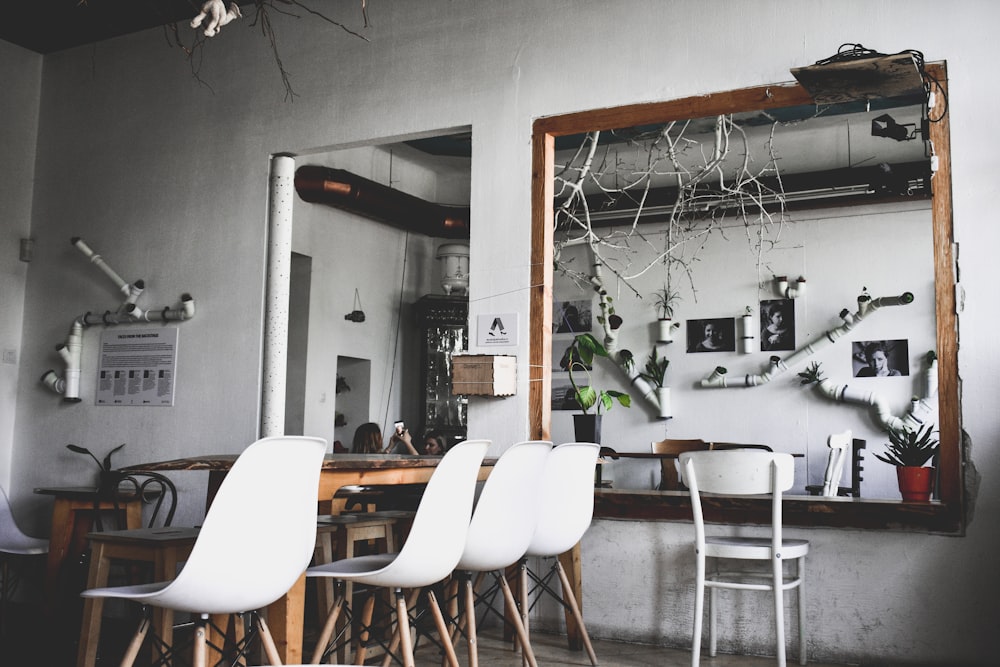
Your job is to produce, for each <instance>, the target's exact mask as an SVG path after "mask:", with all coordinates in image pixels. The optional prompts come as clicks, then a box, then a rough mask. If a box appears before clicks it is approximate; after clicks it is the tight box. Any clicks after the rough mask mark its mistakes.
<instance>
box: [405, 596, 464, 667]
mask: <svg viewBox="0 0 1000 667" xmlns="http://www.w3.org/2000/svg"><path fill="white" fill-rule="evenodd" d="M427 604H428V605H429V606H430V608H431V614H432V615H433V616H434V625H435V626H437V631H438V638H440V640H441V646H443V647H444V652H445V655H446V656H448V662H450V663H451V667H459V665H458V656H457V655H455V645H454V644H452V643H451V640H450V639H449V638H448V628H447V626H446V625H445V622H444V616H443V615H442V614H441V606H440V605H439V604H438V601H437V596H436V595H434V591H433V590H431V589H429V588H428V589H427ZM474 613H475V609H473V614H474ZM473 624H475V621H473ZM407 625H408V624H407ZM411 657H412V656H411Z"/></svg>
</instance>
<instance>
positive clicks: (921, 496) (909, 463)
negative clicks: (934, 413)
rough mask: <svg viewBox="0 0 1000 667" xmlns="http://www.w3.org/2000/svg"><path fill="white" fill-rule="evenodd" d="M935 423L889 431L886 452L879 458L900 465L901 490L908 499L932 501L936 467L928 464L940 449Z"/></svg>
mask: <svg viewBox="0 0 1000 667" xmlns="http://www.w3.org/2000/svg"><path fill="white" fill-rule="evenodd" d="M932 435H933V432H932V430H931V425H929V424H928V425H927V426H926V427H924V428H921V429H918V430H916V431H913V430H911V429H906V428H904V429H900V430H898V431H889V441H890V442H889V444H888V445H887V447H886V452H885V454H884V455H882V454H875V456H876V458H878V459H879V460H880V461H884V462H885V463H888V464H889V465H894V466H896V479H897V481H898V482H899V492H900V493H901V494H902V496H903V500H904V501H906V502H915V503H926V502H930V499H931V489H932V488H933V485H934V468H933V467H932V466H924V464H925V463H927V462H928V461H930V460H931V459H933V458H934V456H935V455H936V454H937V451H938V441H937V440H935V439H933V438H931V436H932Z"/></svg>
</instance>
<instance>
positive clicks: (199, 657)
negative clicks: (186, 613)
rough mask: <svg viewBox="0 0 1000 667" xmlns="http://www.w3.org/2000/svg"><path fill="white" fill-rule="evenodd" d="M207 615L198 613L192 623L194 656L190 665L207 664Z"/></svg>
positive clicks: (196, 666)
mask: <svg viewBox="0 0 1000 667" xmlns="http://www.w3.org/2000/svg"><path fill="white" fill-rule="evenodd" d="M207 624H208V615H207V614H199V615H198V619H197V620H196V621H195V625H194V658H193V659H192V661H191V666H192V667H207V665H208V637H207V634H208V628H207V627H205V626H206V625H207Z"/></svg>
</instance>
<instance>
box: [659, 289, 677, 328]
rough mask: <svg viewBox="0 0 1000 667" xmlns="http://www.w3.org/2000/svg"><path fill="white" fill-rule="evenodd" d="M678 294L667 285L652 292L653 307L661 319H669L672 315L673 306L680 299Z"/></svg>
mask: <svg viewBox="0 0 1000 667" xmlns="http://www.w3.org/2000/svg"><path fill="white" fill-rule="evenodd" d="M680 298H681V297H680V294H678V293H677V292H676V291H674V290H672V289H670V288H669V287H661V288H660V289H658V290H656V291H655V292H653V307H654V308H656V314H657V316H658V317H659V318H660V319H661V320H669V319H673V317H674V306H675V305H677V302H678V301H680Z"/></svg>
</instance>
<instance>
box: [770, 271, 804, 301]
mask: <svg viewBox="0 0 1000 667" xmlns="http://www.w3.org/2000/svg"><path fill="white" fill-rule="evenodd" d="M774 287H775V289H776V290H777V291H778V296H780V297H782V298H784V299H794V298H796V297H800V296H805V293H806V279H805V278H803V277H802V276H799V279H798V280H796V281H795V286H794V287H789V286H788V278H787V277H786V276H775V277H774Z"/></svg>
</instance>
